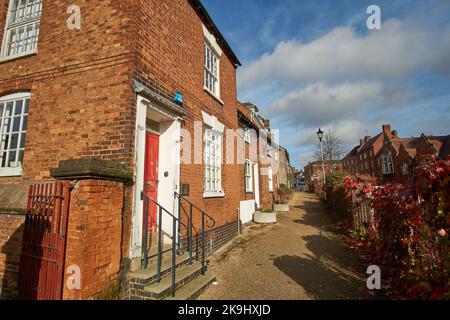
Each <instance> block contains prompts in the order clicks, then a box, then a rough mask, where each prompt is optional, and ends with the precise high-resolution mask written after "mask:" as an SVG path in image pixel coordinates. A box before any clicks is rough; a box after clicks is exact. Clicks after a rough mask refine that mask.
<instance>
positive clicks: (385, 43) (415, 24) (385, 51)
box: [203, 0, 450, 168]
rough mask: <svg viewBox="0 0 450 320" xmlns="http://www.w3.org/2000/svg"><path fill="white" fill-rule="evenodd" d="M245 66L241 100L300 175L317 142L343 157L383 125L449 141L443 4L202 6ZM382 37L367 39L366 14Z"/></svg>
mask: <svg viewBox="0 0 450 320" xmlns="http://www.w3.org/2000/svg"><path fill="white" fill-rule="evenodd" d="M203 4H204V5H205V7H206V8H207V10H208V12H209V13H210V15H211V16H212V17H213V19H214V21H215V22H216V24H217V25H218V27H219V29H220V30H221V31H222V33H223V34H224V36H225V38H226V39H227V40H228V42H229V43H230V45H231V46H232V48H233V49H234V51H235V52H236V54H237V55H238V57H239V58H240V60H241V62H242V63H243V66H242V67H241V68H240V69H239V70H238V89H239V90H238V92H239V93H238V98H239V99H240V100H241V101H242V102H247V101H250V102H253V103H255V104H257V105H258V107H259V108H260V110H261V112H262V113H263V114H264V115H266V116H267V117H270V119H271V120H272V124H271V125H272V127H273V128H275V129H280V142H281V144H282V145H284V146H285V147H286V148H288V150H289V152H290V154H291V162H293V164H294V165H295V166H296V167H298V168H301V167H303V165H305V164H306V163H307V162H308V161H311V160H314V157H313V153H314V151H315V150H316V147H317V146H316V137H315V132H316V131H317V129H318V128H319V127H321V128H322V129H332V130H334V131H335V132H336V133H337V135H338V136H339V137H340V138H341V140H342V141H343V144H344V147H345V149H346V150H349V149H350V148H351V147H352V146H354V145H356V144H357V142H358V141H359V139H360V138H361V137H363V136H364V135H367V134H368V135H376V134H377V133H378V132H379V131H380V130H381V125H382V124H384V123H389V124H391V125H392V127H393V129H397V130H398V132H399V135H400V136H403V137H409V136H413V135H414V136H418V135H420V134H421V133H422V132H424V133H426V134H435V135H447V134H450V19H449V18H448V17H449V16H450V1H448V0H426V1H425V0H421V1H414V0H413V1H411V0H390V1H365V0H361V1H360V0H340V1H335V0H303V1H300V0H278V1H272V0H240V1H239V0H228V1H221V0H203ZM371 4H376V5H378V6H380V8H381V15H382V29H381V30H372V31H371V30H368V29H367V27H366V20H367V18H368V16H369V15H368V14H367V13H366V10H367V7H368V6H369V5H371Z"/></svg>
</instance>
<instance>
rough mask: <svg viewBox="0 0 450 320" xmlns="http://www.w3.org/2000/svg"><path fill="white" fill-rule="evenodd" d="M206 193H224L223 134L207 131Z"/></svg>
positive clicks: (209, 129)
mask: <svg viewBox="0 0 450 320" xmlns="http://www.w3.org/2000/svg"><path fill="white" fill-rule="evenodd" d="M204 148H205V193H220V192H222V181H221V175H222V172H221V171H222V170H221V168H222V134H221V133H219V132H217V131H214V130H213V129H211V128H207V129H206V130H205V146H204Z"/></svg>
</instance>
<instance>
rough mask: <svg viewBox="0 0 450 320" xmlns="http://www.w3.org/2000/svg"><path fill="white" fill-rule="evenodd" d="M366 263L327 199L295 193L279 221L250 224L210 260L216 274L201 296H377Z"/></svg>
mask: <svg viewBox="0 0 450 320" xmlns="http://www.w3.org/2000/svg"><path fill="white" fill-rule="evenodd" d="M366 268H367V266H364V265H363V263H362V262H361V260H360V259H358V257H357V256H356V254H355V252H354V251H353V250H352V249H351V248H350V247H348V246H347V245H346V244H344V243H343V241H342V236H341V235H339V232H338V230H337V229H336V228H335V227H334V225H333V224H332V222H331V220H330V219H329V218H328V214H327V212H326V209H325V207H324V204H323V203H322V202H321V201H320V200H319V199H318V198H317V197H316V196H315V195H313V194H309V193H296V194H295V195H294V197H293V199H292V201H291V212H289V213H279V214H278V223H277V224H275V225H256V224H251V225H249V226H246V227H244V230H243V234H242V235H240V236H239V237H238V238H236V239H235V240H234V241H233V242H232V243H230V244H228V245H227V246H226V247H224V248H222V249H220V250H219V251H218V252H217V253H215V254H214V255H213V256H212V257H211V258H210V260H209V269H210V270H211V271H212V272H214V273H215V274H216V276H217V282H218V284H217V285H215V286H214V285H212V286H211V287H210V288H209V289H208V290H207V291H205V292H204V293H203V294H202V295H201V296H200V297H199V300H206V299H212V300H224V299H228V300H246V299H249V300H257V299H258V300H259V299H260V300H310V299H376V296H375V294H374V293H373V292H369V291H368V290H367V288H366V280H365V279H366V275H365V273H364V272H365V269H366Z"/></svg>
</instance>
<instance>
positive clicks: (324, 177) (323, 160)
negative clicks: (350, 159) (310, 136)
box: [317, 128, 327, 200]
mask: <svg viewBox="0 0 450 320" xmlns="http://www.w3.org/2000/svg"><path fill="white" fill-rule="evenodd" d="M317 137H318V138H319V141H320V154H321V155H322V174H323V190H324V196H325V200H327V191H326V188H325V182H326V176H325V159H324V156H323V143H322V139H323V131H322V129H320V128H319V131H317Z"/></svg>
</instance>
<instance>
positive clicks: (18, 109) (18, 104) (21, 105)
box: [14, 100, 23, 115]
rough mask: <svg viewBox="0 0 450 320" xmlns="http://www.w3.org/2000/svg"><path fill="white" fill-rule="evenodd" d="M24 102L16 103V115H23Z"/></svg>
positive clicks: (18, 101)
mask: <svg viewBox="0 0 450 320" xmlns="http://www.w3.org/2000/svg"><path fill="white" fill-rule="evenodd" d="M22 107H23V100H17V101H16V107H15V109H14V115H20V114H22Z"/></svg>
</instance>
